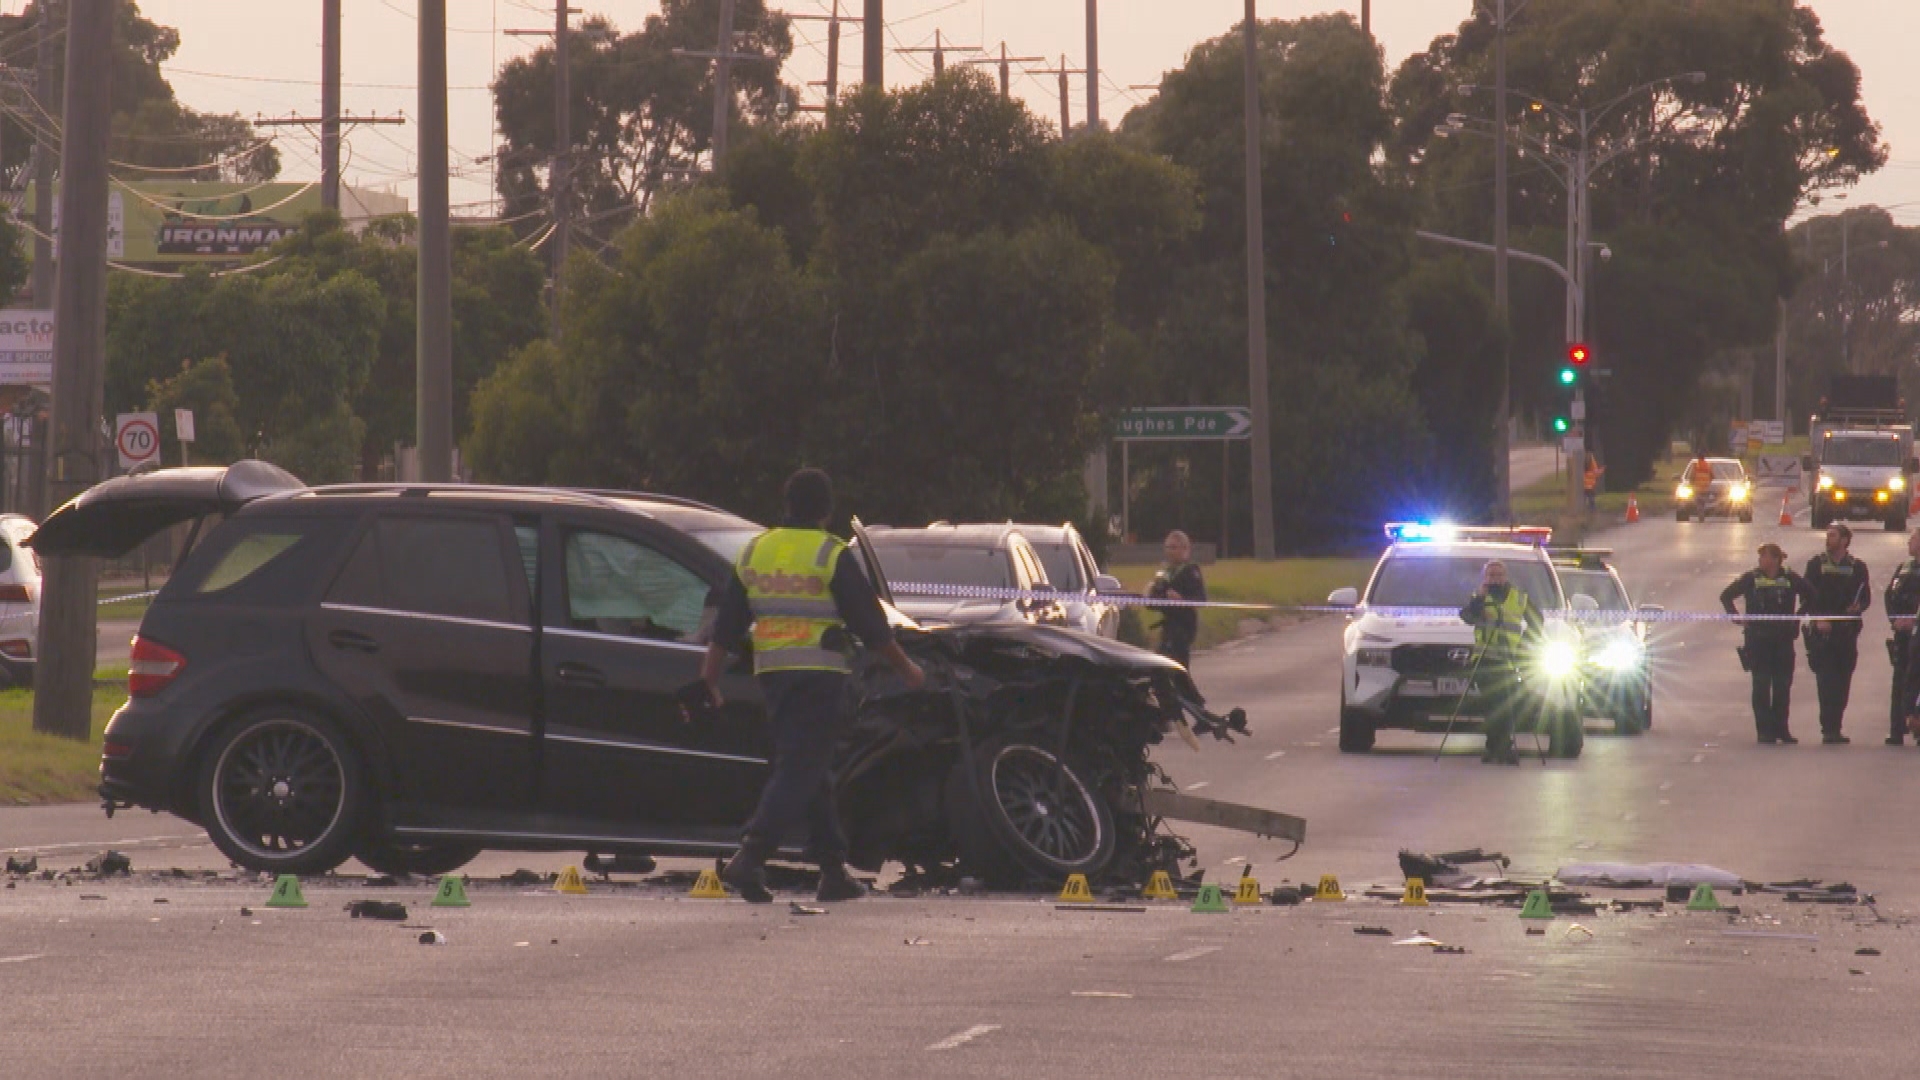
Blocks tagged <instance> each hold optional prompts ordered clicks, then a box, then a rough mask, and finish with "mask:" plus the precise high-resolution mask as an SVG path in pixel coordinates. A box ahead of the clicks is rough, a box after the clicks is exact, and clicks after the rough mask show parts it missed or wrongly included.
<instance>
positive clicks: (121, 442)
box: [113, 412, 160, 470]
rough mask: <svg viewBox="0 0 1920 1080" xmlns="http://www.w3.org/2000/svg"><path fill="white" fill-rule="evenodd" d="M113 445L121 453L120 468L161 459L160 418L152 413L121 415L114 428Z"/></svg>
mask: <svg viewBox="0 0 1920 1080" xmlns="http://www.w3.org/2000/svg"><path fill="white" fill-rule="evenodd" d="M113 445H114V447H115V448H117V449H118V450H119V451H120V467H121V468H122V469H127V470H131V469H133V468H134V467H135V466H138V465H144V464H146V463H147V462H149V461H158V460H159V459H160V417H159V416H157V415H155V414H154V413H150V412H136V413H121V414H120V415H119V417H118V418H117V420H116V422H115V424H114V428H113Z"/></svg>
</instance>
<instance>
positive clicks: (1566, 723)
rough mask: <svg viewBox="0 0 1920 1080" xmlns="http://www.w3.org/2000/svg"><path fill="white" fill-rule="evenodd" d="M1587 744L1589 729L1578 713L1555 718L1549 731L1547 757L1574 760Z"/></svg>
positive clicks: (1563, 714)
mask: <svg viewBox="0 0 1920 1080" xmlns="http://www.w3.org/2000/svg"><path fill="white" fill-rule="evenodd" d="M1586 744H1587V729H1586V726H1585V724H1584V723H1583V722H1582V717H1581V716H1580V714H1579V713H1578V712H1577V711H1576V712H1570V713H1562V714H1561V715H1559V716H1556V717H1554V719H1553V721H1552V727H1550V728H1549V729H1548V731H1547V756H1549V757H1557V758H1566V759H1568V760H1572V759H1574V758H1577V757H1579V756H1580V751H1581V750H1582V749H1583V748H1585V746H1586Z"/></svg>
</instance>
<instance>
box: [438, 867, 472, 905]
mask: <svg viewBox="0 0 1920 1080" xmlns="http://www.w3.org/2000/svg"><path fill="white" fill-rule="evenodd" d="M433 906H434V907H472V906H473V905H472V904H471V903H469V902H468V900H467V883H466V882H465V881H464V880H462V879H461V877H460V875H458V874H448V875H446V876H445V877H443V878H441V879H440V888H439V889H438V890H437V891H435V892H434V894H433Z"/></svg>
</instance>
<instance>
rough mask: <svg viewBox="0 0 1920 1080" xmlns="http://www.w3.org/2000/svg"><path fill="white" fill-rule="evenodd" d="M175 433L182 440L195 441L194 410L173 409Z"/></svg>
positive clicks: (175, 436)
mask: <svg viewBox="0 0 1920 1080" xmlns="http://www.w3.org/2000/svg"><path fill="white" fill-rule="evenodd" d="M173 435H174V438H176V439H179V440H180V441H181V442H192V441H193V410H192V409H175V410H173Z"/></svg>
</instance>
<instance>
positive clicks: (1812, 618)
mask: <svg viewBox="0 0 1920 1080" xmlns="http://www.w3.org/2000/svg"><path fill="white" fill-rule="evenodd" d="M890 588H891V590H892V592H893V595H895V596H896V597H910V598H915V599H933V600H1000V601H1022V600H1038V601H1062V600H1074V599H1082V598H1084V599H1091V600H1097V601H1098V602H1099V603H1102V604H1112V605H1114V606H1116V607H1145V608H1173V609H1189V608H1219V609H1224V610H1230V611H1269V612H1273V613H1275V614H1281V615H1379V616H1383V617H1386V618H1390V619H1439V618H1445V619H1457V618H1459V617H1460V609H1459V608H1450V607H1379V606H1365V607H1343V606H1341V605H1338V604H1262V603H1241V602H1230V601H1221V600H1167V599H1162V598H1159V597H1152V596H1141V595H1139V594H1137V593H1100V594H1099V595H1098V596H1095V597H1088V596H1087V594H1084V593H1066V592H1054V591H1048V590H1044V589H1013V588H1004V587H1000V586H992V585H941V584H935V583H932V582H920V581H909V582H896V583H894V584H892V585H891V586H890ZM1542 614H1543V615H1544V616H1545V617H1546V618H1549V619H1556V620H1559V621H1562V622H1570V623H1578V624H1582V625H1594V626H1612V625H1619V624H1626V623H1647V624H1652V623H1736V624H1745V623H1771V622H1791V623H1810V622H1831V623H1839V622H1852V623H1857V622H1863V621H1864V620H1863V619H1862V617H1861V616H1859V615H1738V614H1732V615H1730V614H1727V613H1725V612H1721V611H1647V610H1636V611H1548V612H1543V613H1542Z"/></svg>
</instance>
